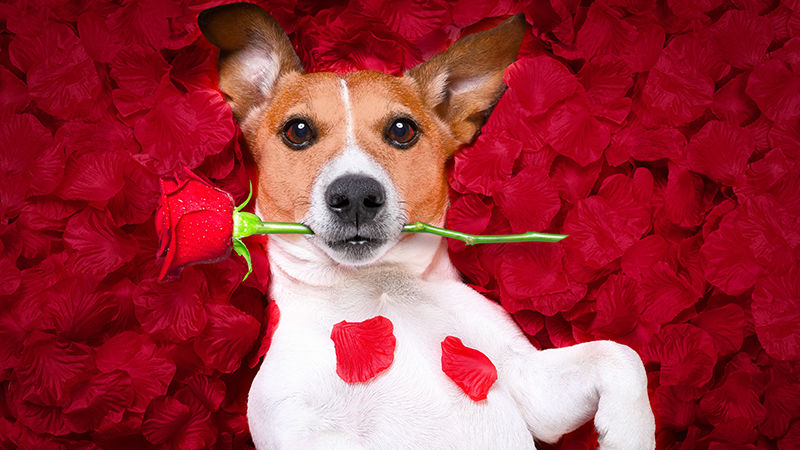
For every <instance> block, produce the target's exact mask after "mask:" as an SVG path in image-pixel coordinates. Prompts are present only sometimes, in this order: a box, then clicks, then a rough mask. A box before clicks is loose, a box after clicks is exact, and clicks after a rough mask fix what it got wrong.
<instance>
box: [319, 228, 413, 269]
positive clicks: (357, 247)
mask: <svg viewBox="0 0 800 450" xmlns="http://www.w3.org/2000/svg"><path fill="white" fill-rule="evenodd" d="M336 228H338V229H333V230H331V229H330V228H328V229H327V230H324V231H323V230H315V233H316V235H315V236H314V238H313V239H314V240H315V241H316V243H317V245H318V246H319V247H321V248H322V249H323V250H324V251H325V253H327V254H328V256H330V257H331V258H333V260H335V261H336V262H338V263H341V264H345V265H350V266H364V265H368V264H371V263H373V262H374V261H376V260H377V259H378V258H380V257H381V255H383V253H385V251H386V250H387V249H388V248H389V247H390V245H388V244H390V243H391V242H392V241H393V240H394V239H395V237H396V236H395V234H398V235H399V233H389V232H387V231H386V230H384V229H383V228H382V227H359V228H356V227H341V228H339V227H336Z"/></svg>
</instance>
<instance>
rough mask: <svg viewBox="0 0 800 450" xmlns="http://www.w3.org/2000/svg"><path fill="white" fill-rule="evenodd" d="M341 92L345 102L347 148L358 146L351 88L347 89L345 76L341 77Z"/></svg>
mask: <svg viewBox="0 0 800 450" xmlns="http://www.w3.org/2000/svg"><path fill="white" fill-rule="evenodd" d="M339 93H340V94H341V96H342V103H343V104H344V124H345V143H344V145H345V148H347V147H350V146H353V147H355V146H356V136H355V129H354V127H353V110H352V105H351V104H350V89H347V81H346V80H345V79H344V78H340V79H339Z"/></svg>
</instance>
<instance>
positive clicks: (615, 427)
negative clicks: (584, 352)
mask: <svg viewBox="0 0 800 450" xmlns="http://www.w3.org/2000/svg"><path fill="white" fill-rule="evenodd" d="M607 347H608V348H607V349H606V350H607V351H609V352H610V354H611V355H613V356H612V357H611V358H610V359H611V363H612V364H613V365H614V369H613V370H611V371H610V373H608V374H607V375H606V377H605V378H606V379H605V383H604V384H605V389H604V390H603V391H602V392H601V396H600V401H599V403H598V408H597V414H596V415H595V419H594V423H595V427H596V428H597V431H598V433H599V444H600V447H599V448H600V450H652V449H654V448H655V446H656V444H655V428H656V426H655V418H654V416H653V412H652V409H651V408H650V400H649V399H648V396H647V374H646V373H645V371H644V367H643V366H642V363H641V360H640V359H639V356H638V355H637V354H636V352H634V351H633V350H632V349H630V348H629V347H626V346H623V345H619V344H614V343H608V344H607Z"/></svg>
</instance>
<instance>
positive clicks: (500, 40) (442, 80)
mask: <svg viewBox="0 0 800 450" xmlns="http://www.w3.org/2000/svg"><path fill="white" fill-rule="evenodd" d="M525 28H526V25H525V17H524V16H523V15H522V14H517V15H516V16H513V17H511V18H509V19H508V20H506V21H505V22H503V23H502V24H500V25H498V26H496V27H494V28H492V29H490V30H487V31H484V32H481V33H476V34H471V35H468V36H465V37H463V38H461V39H459V40H458V41H456V42H455V43H454V44H453V45H451V46H450V48H448V49H447V50H446V51H444V52H442V53H439V54H438V55H436V56H434V57H433V58H431V59H429V60H428V61H426V62H424V63H422V64H420V65H418V66H416V67H414V68H412V69H409V70H408V71H407V72H406V74H405V75H406V76H409V77H411V78H413V79H414V80H415V81H416V83H417V84H418V85H419V87H420V89H421V90H422V93H423V97H424V99H425V101H426V102H427V104H428V106H430V107H431V108H433V109H434V110H435V111H436V113H437V114H438V115H439V117H441V118H442V120H444V121H445V122H446V123H447V124H448V125H449V126H450V129H451V130H452V132H453V136H454V137H455V138H456V140H457V141H458V142H459V143H460V144H466V143H469V142H471V141H472V140H473V139H474V138H475V136H477V134H478V131H479V130H480V128H481V126H483V124H484V122H485V121H486V118H487V116H488V113H489V112H490V111H491V109H492V107H493V106H494V105H495V103H497V101H498V100H499V99H500V96H501V95H502V94H503V91H504V90H505V88H506V86H505V85H504V84H503V72H504V71H505V69H506V67H508V66H509V65H510V64H511V63H512V62H514V60H515V59H516V58H517V52H519V47H520V45H522V38H523V36H524V34H525Z"/></svg>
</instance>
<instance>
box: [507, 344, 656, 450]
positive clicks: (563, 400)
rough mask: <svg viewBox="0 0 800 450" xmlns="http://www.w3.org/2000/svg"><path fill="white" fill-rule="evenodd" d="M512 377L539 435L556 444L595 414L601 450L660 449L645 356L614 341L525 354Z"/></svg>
mask: <svg viewBox="0 0 800 450" xmlns="http://www.w3.org/2000/svg"><path fill="white" fill-rule="evenodd" d="M514 359H515V361H514V362H512V363H511V364H509V366H510V367H509V370H508V373H507V375H506V376H510V377H511V379H510V380H509V382H510V385H511V389H512V392H513V393H514V394H513V395H514V396H515V397H516V399H517V401H518V403H519V404H520V408H521V409H522V411H523V414H524V415H525V420H526V421H527V423H528V427H529V428H530V430H531V432H532V433H533V435H534V437H536V438H537V439H540V440H542V441H545V442H555V441H557V440H558V439H559V438H560V437H561V436H562V435H563V434H565V433H568V432H570V431H572V430H574V429H575V428H577V427H579V426H580V425H581V424H583V423H584V422H586V421H587V420H589V419H590V418H591V417H592V416H594V424H595V427H596V428H597V431H598V433H599V443H600V449H602V450H611V449H615V450H616V449H630V450H643V449H653V448H655V421H654V418H653V413H652V411H651V409H650V402H649V400H648V397H647V377H646V374H645V371H644V367H643V366H642V363H641V360H640V359H639V356H638V355H637V354H636V352H634V351H633V350H632V349H630V348H629V347H626V346H624V345H620V344H616V343H614V342H610V341H598V342H588V343H585V344H579V345H575V346H572V347H567V348H560V349H551V350H544V351H539V352H536V351H527V349H523V350H520V354H517V357H516V358H514Z"/></svg>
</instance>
